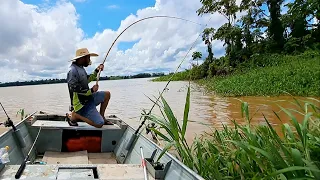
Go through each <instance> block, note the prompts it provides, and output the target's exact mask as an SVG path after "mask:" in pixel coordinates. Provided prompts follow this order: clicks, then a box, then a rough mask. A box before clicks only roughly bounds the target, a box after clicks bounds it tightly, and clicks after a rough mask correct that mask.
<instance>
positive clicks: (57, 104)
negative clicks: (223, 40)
mask: <svg viewBox="0 0 320 180" xmlns="http://www.w3.org/2000/svg"><path fill="white" fill-rule="evenodd" d="M149 80H150V79H131V80H113V81H101V82H100V90H109V91H110V92H111V100H110V103H109V106H108V108H107V111H106V113H107V115H110V114H115V115H117V116H118V117H120V118H121V119H123V120H124V121H126V122H127V123H128V124H130V125H131V126H133V127H138V125H139V116H140V115H141V112H142V110H143V109H147V110H149V109H150V108H151V106H152V105H153V104H152V102H151V101H150V100H149V98H151V99H155V98H156V97H158V95H159V93H160V92H161V91H162V89H163V88H164V87H165V84H166V82H150V81H149ZM93 84H94V82H92V84H90V85H91V86H92V85H93ZM187 85H188V82H182V81H179V82H171V83H170V84H169V86H168V90H167V91H165V93H164V97H165V99H166V100H167V101H168V104H169V105H170V106H171V107H172V109H173V111H174V114H175V115H176V118H177V119H178V120H182V118H183V110H184V105H185V98H186V93H187V92H186V88H187ZM148 97H149V98H148ZM190 98H191V105H190V115H189V119H190V120H191V121H195V122H190V123H189V126H188V129H187V138H189V139H192V138H193V137H194V136H195V134H200V133H203V131H206V130H209V128H210V127H215V128H221V127H222V124H225V125H231V119H235V120H236V121H237V122H238V123H240V124H243V123H246V121H245V120H244V119H243V118H242V117H241V102H240V101H239V100H237V99H235V98H223V97H217V96H211V95H207V94H205V93H204V91H203V90H202V89H201V88H200V87H198V86H196V85H195V84H192V88H191V97H190ZM239 99H240V100H242V101H247V102H248V103H249V107H250V114H252V115H253V114H254V113H255V112H256V111H257V110H259V111H258V112H256V114H255V116H253V118H252V123H254V124H259V123H263V122H264V118H263V115H262V113H263V114H264V115H265V116H266V118H267V119H268V120H269V121H270V122H271V123H272V125H275V126H276V127H277V126H278V125H279V124H281V122H280V121H279V120H277V118H276V116H275V115H274V114H273V112H272V110H274V111H276V112H277V111H279V110H280V108H279V107H278V106H277V105H276V104H275V101H279V100H289V101H292V100H293V99H292V98H291V97H289V96H280V97H240V98H239ZM299 99H304V100H305V99H306V98H299ZM0 101H1V102H2V104H3V106H4V107H5V108H6V110H7V112H8V114H9V116H10V117H11V119H13V120H14V121H15V122H18V121H19V118H18V117H16V113H17V111H18V110H19V109H20V108H24V109H25V111H26V112H27V113H32V112H34V111H45V112H48V113H58V114H61V115H63V114H65V113H66V112H68V107H69V102H70V100H69V94H68V90H67V84H51V85H35V86H23V87H6V88H0ZM313 102H315V101H313ZM278 104H279V105H281V106H283V107H285V108H295V105H293V104H290V103H288V102H283V101H280V102H278ZM153 113H155V114H158V115H160V113H159V110H158V108H155V109H154V111H153ZM279 115H280V117H281V118H282V119H283V121H284V122H288V121H289V119H288V118H287V117H286V116H285V114H284V113H280V114H279ZM5 119H6V116H5V114H4V112H3V111H2V110H1V111H0V121H5ZM0 131H1V132H0V133H2V132H4V131H5V128H2V130H0Z"/></svg>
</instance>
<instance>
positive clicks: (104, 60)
mask: <svg viewBox="0 0 320 180" xmlns="http://www.w3.org/2000/svg"><path fill="white" fill-rule="evenodd" d="M153 18H172V19H179V20H184V21H188V22H191V23H194V24H198V25H202V24H200V23H197V22H194V21H191V20H188V19H184V18H179V17H174V16H149V17H145V18H142V19H139V20H137V21H135V22H133V23H131V24H130V25H129V26H128V27H126V28H125V29H124V30H123V31H122V32H121V33H120V34H119V35H118V36H117V37H116V39H115V40H114V41H113V43H112V44H111V47H110V48H109V50H108V52H107V54H106V56H105V57H104V59H103V62H102V64H103V65H104V63H105V62H106V59H107V57H108V55H109V53H110V51H111V49H112V47H113V46H114V44H115V43H116V41H117V40H118V39H119V37H120V36H121V35H122V34H123V33H124V32H125V31H126V30H127V29H129V28H130V27H131V26H133V25H135V24H137V23H139V22H141V21H144V20H147V19H153ZM100 73H101V69H100V70H99V72H98V74H97V81H96V85H98V82H99V79H100Z"/></svg>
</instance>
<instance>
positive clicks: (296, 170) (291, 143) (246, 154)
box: [146, 87, 320, 179]
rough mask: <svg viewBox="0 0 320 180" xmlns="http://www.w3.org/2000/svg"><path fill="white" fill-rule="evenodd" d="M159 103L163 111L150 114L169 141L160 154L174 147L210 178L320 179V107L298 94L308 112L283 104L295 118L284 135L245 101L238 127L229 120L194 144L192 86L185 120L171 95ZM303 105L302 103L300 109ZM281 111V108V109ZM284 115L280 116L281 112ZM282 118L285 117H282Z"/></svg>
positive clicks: (158, 132)
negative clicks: (190, 137)
mask: <svg viewBox="0 0 320 180" xmlns="http://www.w3.org/2000/svg"><path fill="white" fill-rule="evenodd" d="M161 100H162V104H158V106H159V109H160V111H161V113H162V117H158V116H156V115H146V116H147V117H148V118H149V120H150V121H153V122H155V123H156V124H157V125H159V126H160V129H155V128H153V129H151V130H152V131H154V133H156V134H157V135H158V136H159V137H160V138H161V140H163V141H165V142H166V146H165V148H164V150H163V151H162V153H161V154H160V155H159V157H158V160H159V159H161V156H162V155H163V153H164V152H166V151H168V150H169V149H171V148H173V150H175V151H176V152H177V153H178V158H179V159H180V160H181V161H182V162H183V163H184V164H186V165H187V166H188V167H189V168H191V169H192V170H194V171H196V172H197V173H198V174H199V175H201V176H202V177H204V178H205V179H319V178H320V169H319V168H320V156H319V152H320V138H319V134H320V130H319V128H318V127H319V126H316V127H312V126H313V125H312V124H316V125H319V123H320V107H319V106H317V105H315V104H312V103H311V102H308V101H305V102H304V104H301V102H299V101H297V100H296V105H297V107H298V110H295V111H297V112H299V113H301V114H303V115H304V118H303V119H297V118H296V117H295V116H293V114H292V113H291V112H290V111H289V110H287V109H284V108H282V107H281V109H282V111H283V112H285V113H286V114H287V116H288V117H290V119H291V121H290V124H283V125H282V133H283V137H280V136H279V135H278V134H277V133H276V131H275V129H274V128H273V127H272V126H271V124H270V123H269V121H268V120H267V119H265V122H266V125H258V126H257V127H253V126H252V125H251V124H250V118H251V116H250V113H249V107H248V103H246V102H242V107H241V108H242V114H243V118H245V120H246V122H247V124H246V125H239V124H238V123H237V122H235V121H233V124H234V128H230V127H227V126H223V127H224V129H223V130H213V131H212V133H211V134H208V135H207V136H202V137H200V138H196V139H195V140H194V142H193V144H192V145H188V144H187V141H186V139H185V132H186V129H187V123H188V113H189V109H190V87H189V88H188V92H187V97H186V103H185V109H184V116H183V120H182V126H180V125H179V123H178V119H177V118H176V116H175V115H174V113H173V111H172V110H171V108H170V106H169V105H168V103H167V102H166V100H165V99H164V98H163V97H161ZM299 108H301V109H299ZM275 114H276V115H277V116H278V114H277V113H275ZM278 117H279V116H278ZM280 120H281V119H280Z"/></svg>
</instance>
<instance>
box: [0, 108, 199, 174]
mask: <svg viewBox="0 0 320 180" xmlns="http://www.w3.org/2000/svg"><path fill="white" fill-rule="evenodd" d="M108 120H109V121H111V122H113V123H114V125H104V126H103V127H102V128H95V127H92V126H90V125H88V124H87V123H85V122H78V124H79V125H78V126H70V125H69V124H68V122H67V121H66V117H65V116H61V115H42V114H39V115H35V116H33V117H32V118H28V119H25V120H24V121H21V122H20V123H18V124H17V125H16V129H17V130H16V131H14V130H13V129H10V130H8V131H7V132H6V133H4V134H2V135H1V136H0V148H1V147H5V146H9V158H10V162H9V163H6V164H1V163H0V179H15V175H16V173H17V171H18V169H19V167H20V164H21V163H22V162H23V161H24V160H25V157H27V155H28V154H29V151H30V149H31V151H30V156H29V161H28V162H27V164H26V167H25V169H24V171H23V173H22V174H21V177H20V179H145V175H144V169H143V166H142V164H141V162H142V157H141V149H140V147H142V148H143V156H144V158H149V159H150V158H151V159H155V154H157V155H159V154H160V152H161V151H162V149H161V148H160V147H159V146H158V145H157V144H155V143H154V142H152V141H151V140H149V139H148V138H146V137H145V136H144V135H142V134H141V135H139V136H137V137H138V138H137V140H136V141H135V142H134V143H133V144H132V146H130V147H128V146H127V145H128V142H129V141H130V139H131V137H133V136H134V132H135V130H134V129H133V128H132V127H131V126H129V125H127V124H126V123H125V122H124V121H122V120H121V119H119V118H118V117H115V116H111V117H109V118H108ZM37 137H38V138H37ZM36 139H37V140H36ZM35 140H36V141H35ZM34 141H35V143H33V142H34ZM33 144H34V147H32V145H33ZM160 162H161V163H163V164H164V169H163V170H162V171H157V172H155V170H154V169H153V168H152V166H148V169H147V174H148V175H147V176H148V179H202V178H201V177H200V176H198V175H197V174H195V173H194V172H193V171H192V170H190V169H189V168H188V167H186V166H185V165H184V164H182V163H181V162H180V161H178V160H177V159H176V158H175V157H173V156H172V155H171V154H169V153H165V155H164V156H163V157H162V158H161V160H160ZM157 173H158V175H159V173H160V174H161V173H162V174H164V176H163V177H162V178H158V177H160V176H158V175H157V176H156V175H155V174H157Z"/></svg>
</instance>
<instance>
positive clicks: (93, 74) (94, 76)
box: [88, 64, 104, 83]
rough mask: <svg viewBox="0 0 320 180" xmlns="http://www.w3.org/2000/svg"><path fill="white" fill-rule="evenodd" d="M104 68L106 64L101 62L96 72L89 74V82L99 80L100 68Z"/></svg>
mask: <svg viewBox="0 0 320 180" xmlns="http://www.w3.org/2000/svg"><path fill="white" fill-rule="evenodd" d="M103 68H104V65H103V64H100V65H99V66H98V67H97V68H96V69H95V70H94V72H93V73H92V74H90V75H89V76H88V82H89V83H90V82H91V81H95V80H97V75H98V72H99V70H100V69H101V71H103Z"/></svg>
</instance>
